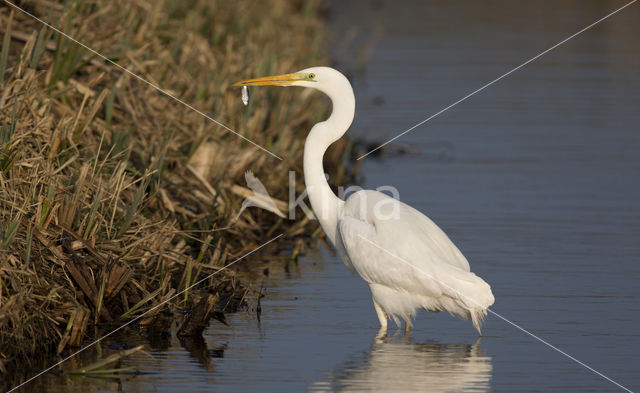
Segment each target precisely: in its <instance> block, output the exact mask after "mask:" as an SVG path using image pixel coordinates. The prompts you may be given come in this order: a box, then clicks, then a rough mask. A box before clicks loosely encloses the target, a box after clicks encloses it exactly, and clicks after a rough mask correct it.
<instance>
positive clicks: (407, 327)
mask: <svg viewBox="0 0 640 393" xmlns="http://www.w3.org/2000/svg"><path fill="white" fill-rule="evenodd" d="M409 333H411V320H410V319H405V320H404V334H409Z"/></svg>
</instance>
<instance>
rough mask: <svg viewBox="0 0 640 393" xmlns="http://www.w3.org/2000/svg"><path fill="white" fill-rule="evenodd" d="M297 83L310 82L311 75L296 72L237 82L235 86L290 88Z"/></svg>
mask: <svg viewBox="0 0 640 393" xmlns="http://www.w3.org/2000/svg"><path fill="white" fill-rule="evenodd" d="M297 81H309V74H306V73H304V72H296V73H293V74H282V75H273V76H263V77H262V78H255V79H247V80H244V81H240V82H236V83H234V84H233V86H289V85H291V84H292V83H293V82H297Z"/></svg>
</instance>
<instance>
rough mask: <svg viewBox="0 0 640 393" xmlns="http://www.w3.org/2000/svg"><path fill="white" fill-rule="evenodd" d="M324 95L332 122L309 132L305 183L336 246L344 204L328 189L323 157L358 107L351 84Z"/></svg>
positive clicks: (318, 215)
mask: <svg viewBox="0 0 640 393" xmlns="http://www.w3.org/2000/svg"><path fill="white" fill-rule="evenodd" d="M345 80H346V79H345ZM323 92H324V93H325V94H327V95H328V96H329V97H330V98H331V101H332V102H333V112H332V113H331V116H330V117H329V119H327V120H326V121H323V122H321V123H318V124H316V125H315V126H313V128H312V129H311V132H309V136H308V137H307V140H306V142H305V146H304V180H305V184H306V187H307V195H309V200H310V201H311V207H312V208H313V212H314V213H315V215H316V218H317V219H318V221H320V225H322V229H323V230H324V232H325V233H326V234H327V237H328V238H329V240H330V241H331V242H332V243H333V244H334V246H335V244H336V232H337V224H338V217H339V214H340V210H341V208H342V205H343V203H344V202H343V201H342V200H341V199H340V198H338V196H336V194H334V192H333V191H332V190H331V188H330V187H329V184H328V183H327V180H326V177H325V174H324V169H323V166H322V158H323V156H324V153H325V152H326V150H327V148H328V147H329V145H331V144H332V143H333V142H335V141H337V140H338V139H340V137H342V136H343V135H344V134H345V133H346V132H347V130H348V129H349V126H350V125H351V122H352V121H353V116H354V113H355V106H356V104H355V97H354V96H353V90H352V89H351V86H350V85H349V83H348V82H347V83H346V84H344V85H339V86H333V87H332V89H331V90H324V91H323Z"/></svg>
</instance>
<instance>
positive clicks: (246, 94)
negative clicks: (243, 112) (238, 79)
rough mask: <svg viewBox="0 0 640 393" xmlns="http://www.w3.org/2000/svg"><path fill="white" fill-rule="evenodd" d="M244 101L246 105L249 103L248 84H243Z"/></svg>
mask: <svg viewBox="0 0 640 393" xmlns="http://www.w3.org/2000/svg"><path fill="white" fill-rule="evenodd" d="M242 103H243V104H244V106H247V105H249V89H247V86H242Z"/></svg>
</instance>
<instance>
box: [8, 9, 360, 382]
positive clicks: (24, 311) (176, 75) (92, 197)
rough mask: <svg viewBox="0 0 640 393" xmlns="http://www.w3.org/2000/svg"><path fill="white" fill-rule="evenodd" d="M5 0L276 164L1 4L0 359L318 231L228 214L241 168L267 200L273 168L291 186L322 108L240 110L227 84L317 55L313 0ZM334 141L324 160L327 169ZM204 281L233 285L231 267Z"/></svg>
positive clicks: (320, 55)
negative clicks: (276, 242)
mask: <svg viewBox="0 0 640 393" xmlns="http://www.w3.org/2000/svg"><path fill="white" fill-rule="evenodd" d="M14 3H16V4H19V5H20V6H21V7H24V8H25V9H27V10H28V11H29V12H31V13H33V14H34V15H36V16H38V17H39V18H42V19H44V20H46V21H48V22H49V23H51V24H52V25H53V26H56V27H58V28H60V29H61V30H63V31H64V32H66V33H68V34H69V35H71V36H72V37H74V38H76V39H78V40H79V41H81V42H83V43H85V44H87V45H88V46H90V47H91V48H93V49H95V50H96V51H98V52H100V53H102V54H105V55H106V56H107V57H108V58H109V59H111V60H113V61H115V62H116V63H118V64H119V65H121V66H124V67H126V68H128V69H130V70H131V71H132V72H134V73H136V74H138V75H141V76H143V77H144V78H146V79H147V80H149V81H150V82H151V83H153V84H156V85H158V86H161V87H162V88H163V89H165V90H166V91H167V92H168V93H170V94H172V95H175V96H177V97H179V98H180V99H181V100H184V101H185V102H187V103H189V104H190V105H193V107H195V108H197V109H198V110H201V111H202V112H204V113H207V114H209V115H210V116H211V117H213V118H214V119H216V120H218V121H220V122H222V123H224V124H226V125H228V126H229V127H230V128H232V129H234V130H237V131H238V132H239V133H241V134H242V135H244V136H245V137H247V138H249V139H251V140H252V141H254V142H256V143H257V144H259V145H261V146H264V147H266V148H267V149H269V150H270V151H272V152H273V153H275V154H277V155H279V156H280V157H282V158H283V160H282V161H280V160H277V159H275V158H273V157H271V156H270V155H268V154H266V153H264V152H262V151H260V150H258V149H257V148H256V147H254V146H253V145H251V144H249V143H247V142H246V141H243V140H242V139H241V138H239V137H238V136H236V135H233V134H232V133H230V132H228V131H226V130H224V129H223V128H221V127H219V126H218V125H216V124H215V123H212V122H211V121H209V120H207V119H205V118H204V117H203V116H201V115H200V114H198V113H196V112H194V111H193V110H190V109H188V108H187V107H185V106H184V105H182V104H180V103H178V102H176V101H175V100H172V99H170V98H169V97H167V96H165V95H163V94H161V93H159V92H158V91H157V90H155V89H153V88H152V87H150V86H149V85H147V84H145V83H143V82H141V81H140V80H138V79H136V78H135V77H133V76H131V75H129V74H127V73H125V72H122V71H121V70H119V69H118V68H117V67H115V66H114V65H111V64H109V63H108V62H106V61H104V60H103V59H101V58H100V57H98V56H95V55H94V54H92V53H91V52H89V51H87V50H85V49H83V48H82V47H80V46H79V45H77V44H75V43H73V42H71V41H69V40H67V39H65V38H64V37H62V36H61V35H59V34H58V33H55V32H53V31H51V30H49V29H47V28H45V27H43V25H42V24H40V23H38V22H37V21H35V20H34V19H32V18H30V17H29V16H27V15H25V14H23V13H21V12H19V11H16V10H13V9H12V8H11V7H9V6H7V5H4V4H3V5H0V38H3V41H2V48H1V50H0V369H4V366H3V365H10V364H15V363H16V362H18V361H21V360H23V359H25V358H26V357H28V356H30V355H32V354H33V353H35V352H41V351H43V350H46V351H48V352H49V353H56V352H57V353H60V352H61V351H63V350H64V349H65V348H69V347H72V346H77V345H79V344H80V343H82V342H83V340H86V339H87V338H89V337H91V336H94V335H95V334H99V332H100V330H101V328H102V329H104V327H105V325H107V324H118V323H121V322H123V321H127V320H130V319H131V318H134V317H135V316H137V315H140V313H142V312H144V311H146V310H148V309H149V308H150V307H153V306H154V305H156V304H158V303H160V302H161V301H163V300H164V299H168V298H169V297H171V296H172V295H173V294H175V293H177V292H178V291H181V290H183V289H185V288H186V287H188V286H189V285H191V284H192V283H194V282H196V281H197V280H198V279H201V278H202V277H205V276H206V275H208V274H210V273H212V272H213V271H215V270H216V269H219V268H220V267H222V266H225V265H226V264H228V263H229V262H230V261H232V260H233V259H234V258H237V257H239V256H241V255H243V254H244V253H246V252H248V251H250V250H252V249H254V248H255V247H257V246H258V245H259V244H261V243H263V242H264V241H266V240H268V239H269V238H271V237H273V236H275V235H277V234H279V233H286V234H288V235H290V236H295V235H303V234H308V233H310V232H312V231H315V230H316V229H317V225H316V224H315V223H309V222H308V221H305V220H302V219H299V220H297V221H289V220H283V219H280V218H279V217H277V216H276V215H274V214H271V213H268V212H265V211H262V210H258V209H250V210H249V211H247V212H245V213H243V214H242V215H241V216H240V218H239V219H238V220H237V221H236V222H235V223H234V224H233V225H232V226H230V223H231V221H232V219H233V217H234V216H235V215H236V214H237V212H238V211H239V210H240V205H241V202H242V200H243V196H244V195H245V194H244V193H245V192H246V191H247V190H246V189H245V188H243V187H244V186H246V184H245V182H244V176H243V174H244V172H245V171H246V170H252V171H253V172H254V173H255V174H256V176H257V177H258V178H259V179H260V180H261V181H262V182H263V183H264V184H265V186H266V188H267V189H268V190H269V192H270V193H271V195H272V196H274V197H276V198H279V199H282V200H287V199H288V171H289V170H290V169H293V170H296V171H297V172H298V175H297V178H298V179H299V181H298V186H299V187H301V186H302V182H301V179H302V175H301V165H302V159H301V154H302V146H303V141H304V138H305V137H306V133H307V131H308V129H309V128H310V126H311V124H312V123H314V122H316V121H318V120H319V119H321V118H323V117H324V116H326V114H327V110H328V108H327V104H326V102H325V100H324V99H323V98H321V97H320V96H318V95H310V94H306V93H303V92H302V91H301V90H298V89H277V88H264V89H260V90H252V91H250V94H251V101H250V104H249V106H248V107H247V108H245V107H243V105H242V103H241V100H240V92H239V90H238V89H232V88H231V87H230V85H231V84H232V83H233V82H235V81H237V80H240V79H244V78H247V77H253V76H258V75H267V74H272V73H282V72H292V71H295V70H298V69H301V68H305V67H308V66H311V65H318V64H326V63H327V59H326V58H325V57H324V47H323V45H324V41H323V40H324V32H323V28H324V27H323V22H322V19H321V17H320V10H319V4H317V3H315V2H308V1H300V2H297V1H293V2H292V1H288V0H276V1H270V2H269V3H268V4H267V3H263V2H255V1H251V0H241V1H212V0H192V1H183V0H164V1H161V0H154V1H136V2H129V1H122V0H115V1H114V0H109V1H106V0H98V1H92V2H83V1H64V2H56V1H51V0H32V1H16V0H14ZM294 97H295V98H294ZM346 150H347V148H346V147H345V146H342V147H338V148H335V149H333V152H332V153H331V154H329V157H328V162H327V164H328V165H329V169H330V171H331V172H333V173H334V174H338V172H342V170H340V169H339V167H340V166H339V165H338V164H339V162H340V160H341V157H343V156H344V154H345V153H344V152H345V151H346ZM332 178H333V179H338V180H339V176H332ZM298 217H301V215H300V214H299V215H298ZM290 236H289V237H290ZM207 284H208V285H207V286H206V287H207V288H209V289H210V290H212V291H219V292H225V293H227V294H228V293H229V292H233V291H234V290H236V289H237V288H239V287H242V285H240V284H239V283H238V282H237V280H236V278H235V276H234V274H233V271H231V272H225V273H224V274H222V273H221V274H219V275H216V276H215V277H214V278H212V279H211V280H209V282H208V283H207ZM222 298H224V297H221V299H222ZM192 301H193V295H192V293H191V291H189V292H186V293H185V294H184V295H181V296H180V297H178V298H177V299H176V300H175V301H173V302H172V304H171V306H172V307H186V306H188V305H190V304H191V302H192ZM227 303H228V301H227ZM159 310H160V309H157V310H155V311H154V312H153V313H152V314H151V315H149V316H146V317H145V319H144V320H143V323H144V321H149V320H151V319H152V318H153V315H154V314H155V313H156V312H157V311H159Z"/></svg>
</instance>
